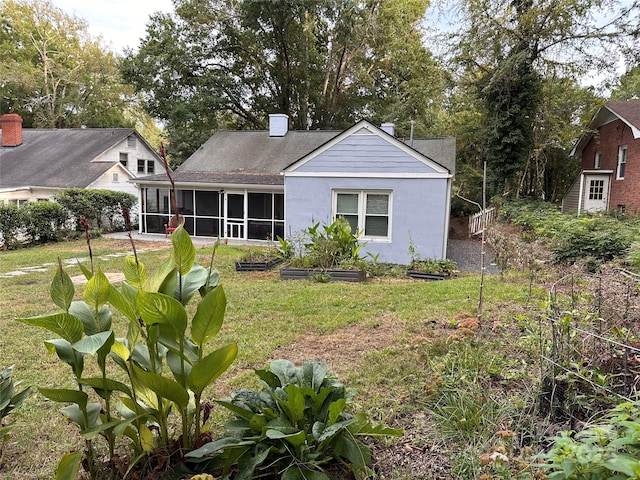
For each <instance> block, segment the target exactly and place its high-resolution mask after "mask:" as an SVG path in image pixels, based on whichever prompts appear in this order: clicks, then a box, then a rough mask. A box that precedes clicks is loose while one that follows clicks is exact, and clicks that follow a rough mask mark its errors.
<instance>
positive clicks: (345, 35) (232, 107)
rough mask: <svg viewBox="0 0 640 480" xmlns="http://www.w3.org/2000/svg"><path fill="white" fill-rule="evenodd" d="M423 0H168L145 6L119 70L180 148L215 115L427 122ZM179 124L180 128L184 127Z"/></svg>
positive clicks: (434, 79) (440, 81) (432, 92)
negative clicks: (136, 39)
mask: <svg viewBox="0 0 640 480" xmlns="http://www.w3.org/2000/svg"><path fill="white" fill-rule="evenodd" d="M426 5H427V2H425V1H424V0H402V1H399V2H386V1H380V0H367V1H357V0H324V1H318V0H282V1H278V2H264V1H259V0H240V1H237V2H226V1H223V0H215V1H203V0H179V1H178V2H176V12H175V15H171V14H156V15H154V16H153V17H152V18H151V20H150V22H149V23H148V24H147V35H146V37H145V38H144V39H143V42H142V44H141V46H140V49H139V51H138V52H136V53H134V52H128V55H127V58H126V59H125V61H124V63H123V73H124V75H125V78H127V79H128V80H129V81H130V82H132V83H133V84H134V85H135V86H136V89H137V90H138V91H140V92H142V93H143V94H144V98H145V101H146V105H147V107H148V109H149V111H150V112H151V113H152V114H153V115H156V116H158V117H159V118H162V119H163V120H165V121H166V122H167V130H168V134H169V139H170V146H171V150H170V151H171V152H172V153H173V154H174V156H180V157H182V158H186V156H188V155H189V154H190V153H191V152H192V151H194V150H195V149H196V148H197V147H199V146H200V145H201V144H202V142H203V141H204V140H206V138H207V137H208V136H209V135H210V134H211V133H212V130H214V129H215V128H219V127H221V126H225V127H230V128H265V127H266V122H265V120H266V118H267V115H268V114H269V113H285V114H287V115H288V116H289V119H290V126H291V128H295V129H317V128H344V127H347V126H349V125H351V124H352V123H354V122H355V121H357V120H358V119H360V118H363V117H366V118H369V119H371V120H372V121H395V120H396V119H399V120H402V121H403V122H401V123H400V124H399V125H398V126H399V128H400V131H401V132H402V131H404V132H406V133H408V128H409V125H410V120H411V119H413V120H416V121H417V123H418V124H419V125H420V126H421V128H422V129H423V130H425V131H426V130H428V129H429V127H431V126H433V124H434V119H435V118H436V117H437V115H438V111H439V106H440V104H441V102H440V101H439V99H441V98H442V97H443V95H444V90H445V88H444V85H445V82H446V80H447V78H446V75H444V74H443V72H442V69H441V67H440V66H439V65H438V63H437V61H436V60H435V59H434V58H433V57H432V56H431V55H430V54H429V52H428V51H427V50H426V49H425V47H424V46H423V45H422V42H421V40H422V35H421V33H420V30H419V22H420V21H421V20H422V18H423V17H424V13H425V9H426ZM187 132H188V133H187Z"/></svg>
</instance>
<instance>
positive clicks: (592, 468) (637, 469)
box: [539, 401, 640, 480]
mask: <svg viewBox="0 0 640 480" xmlns="http://www.w3.org/2000/svg"><path fill="white" fill-rule="evenodd" d="M553 440H554V444H553V446H552V447H551V449H550V450H549V451H548V452H547V453H544V454H542V455H540V459H541V460H544V461H545V463H544V464H543V465H539V466H540V467H542V468H544V469H545V470H547V471H548V476H547V478H549V479H550V480H561V479H562V480H565V479H566V480H591V479H600V478H609V479H617V480H624V479H631V478H640V403H638V402H637V401H636V402H624V403H622V404H620V405H618V406H617V407H615V408H614V409H612V411H611V412H610V414H609V415H607V416H606V417H605V418H603V419H601V420H600V421H598V422H596V423H594V424H592V425H591V426H590V427H589V428H586V429H584V430H582V431H580V432H577V433H576V432H562V433H561V434H560V436H559V437H555V438H554V439H553Z"/></svg>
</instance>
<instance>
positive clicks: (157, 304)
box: [18, 227, 237, 480]
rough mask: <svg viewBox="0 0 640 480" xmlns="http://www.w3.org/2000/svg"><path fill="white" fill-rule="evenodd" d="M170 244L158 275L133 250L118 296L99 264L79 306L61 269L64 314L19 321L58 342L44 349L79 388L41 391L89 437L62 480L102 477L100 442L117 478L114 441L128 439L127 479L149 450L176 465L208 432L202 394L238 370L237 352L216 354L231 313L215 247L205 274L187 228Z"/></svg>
mask: <svg viewBox="0 0 640 480" xmlns="http://www.w3.org/2000/svg"><path fill="white" fill-rule="evenodd" d="M171 242H172V244H173V252H172V254H171V256H170V258H168V259H167V260H166V261H165V262H164V263H163V264H162V265H160V267H159V268H158V269H156V270H155V271H154V272H153V273H148V272H147V271H146V268H145V266H144V264H143V263H142V262H140V260H139V259H138V256H137V253H136V250H135V245H133V242H132V245H133V247H134V250H133V255H132V256H127V257H126V259H125V264H124V269H123V270H124V277H125V281H124V282H123V283H122V285H121V286H120V287H119V288H116V287H115V286H114V285H112V284H111V283H110V282H109V280H108V279H107V276H106V275H105V274H104V273H103V272H102V271H101V270H100V269H98V270H97V271H96V272H95V273H94V272H93V270H94V269H93V260H92V261H91V269H90V270H89V269H87V268H86V267H83V266H82V265H81V268H82V271H83V273H84V275H85V276H86V278H87V279H88V282H87V284H86V286H85V288H84V291H83V292H82V300H78V301H74V298H75V288H74V285H73V283H72V282H71V279H70V277H69V276H68V275H67V273H66V272H64V270H63V268H62V264H61V263H60V262H59V268H58V270H57V273H56V275H55V277H54V279H53V281H52V283H51V287H50V295H51V299H52V300H53V302H54V304H55V305H56V306H57V307H58V308H59V309H60V311H59V312H58V313H53V314H49V315H43V316H37V317H30V318H21V319H18V321H20V322H22V323H25V324H27V325H32V326H37V327H41V328H44V329H46V330H49V331H50V332H52V333H54V334H55V335H57V336H58V337H59V338H56V339H52V340H47V341H46V342H45V344H46V347H47V350H48V351H49V352H50V353H52V354H53V353H55V354H56V355H57V356H58V358H59V359H60V360H62V361H63V362H64V363H66V364H67V365H68V366H69V367H70V375H71V376H72V379H73V380H74V384H75V388H40V389H39V391H40V393H41V394H42V395H44V396H45V397H47V398H49V399H50V400H53V401H57V402H61V403H64V404H66V406H65V407H64V408H63V409H62V412H63V413H64V415H66V416H67V417H68V418H69V419H70V420H71V421H72V422H73V423H75V424H76V425H77V426H78V428H79V431H80V434H81V436H82V437H83V439H84V450H83V451H82V450H80V451H77V452H72V453H69V454H67V455H65V456H64V457H63V458H62V460H61V462H60V464H59V466H58V470H57V473H56V479H60V480H67V479H69V480H72V479H74V478H75V477H76V475H77V473H78V471H79V468H80V465H81V464H84V465H85V468H86V469H87V471H88V473H89V477H90V478H92V479H95V478H98V476H99V470H100V467H101V466H100V465H99V462H98V458H100V457H99V456H98V455H97V453H96V445H95V443H96V441H97V440H98V439H103V440H104V441H105V442H106V447H107V448H108V452H109V456H108V458H109V459H110V460H109V463H110V464H111V465H108V467H109V468H108V470H109V471H110V472H111V476H112V478H113V477H114V475H115V472H116V470H117V469H116V468H111V467H114V465H113V463H114V459H116V458H117V456H116V454H115V449H116V441H117V440H119V439H123V440H125V441H126V442H127V444H128V445H129V448H130V452H129V455H130V458H131V462H130V464H129V466H128V470H127V472H126V474H128V473H129V471H130V470H131V469H133V468H134V467H135V466H136V464H137V463H138V462H140V460H142V459H143V458H145V456H148V455H150V454H151V452H154V453H158V452H160V453H165V454H166V458H169V459H171V458H173V454H174V453H175V450H176V448H175V447H174V445H176V444H177V445H178V447H177V450H178V451H179V455H178V457H179V458H182V456H183V455H184V453H186V452H187V451H189V450H190V449H193V448H194V446H195V445H196V443H197V441H198V440H199V438H200V436H201V434H202V433H203V427H204V423H205V421H206V418H207V415H206V413H204V414H203V411H204V410H206V409H204V408H201V407H202V403H203V402H202V398H203V394H204V392H205V389H207V387H209V386H210V385H211V384H212V383H213V382H214V381H215V380H216V379H217V378H218V377H219V376H220V375H221V374H222V373H224V372H225V371H226V370H227V369H228V368H229V366H230V365H231V364H232V362H233V361H234V359H235V357H236V355H237V345H236V344H235V343H231V344H228V345H224V346H222V347H219V348H217V349H213V350H211V349H210V343H211V342H212V340H213V339H214V338H215V337H216V335H217V333H218V332H219V330H220V328H221V326H222V323H223V320H224V313H225V307H226V297H225V294H224V290H223V288H222V285H220V284H219V274H218V272H217V271H216V270H215V269H214V268H213V257H214V255H215V247H214V252H213V254H212V256H211V262H210V264H209V266H208V267H206V268H205V267H203V266H201V265H198V264H197V263H196V262H195V260H196V251H195V248H194V246H193V242H192V241H191V238H190V237H189V235H188V233H187V232H186V231H185V230H184V229H183V228H182V227H178V229H176V230H175V231H174V232H173V234H172V236H171ZM216 246H217V245H216ZM196 295H197V297H196ZM194 298H197V307H196V309H195V313H194V314H193V316H192V317H191V318H189V314H188V312H187V309H186V306H187V304H189V303H190V302H191V301H194ZM112 309H115V310H117V311H118V312H120V314H122V315H123V316H124V317H126V319H127V320H128V328H127V331H126V332H123V334H122V335H117V334H116V332H114V331H113V329H112V322H111V318H112ZM89 361H93V362H95V364H96V366H97V371H98V372H99V373H98V375H95V376H89V375H86V374H85V370H86V369H85V364H86V363H87V362H89ZM114 368H115V369H117V368H119V369H121V370H122V372H124V374H125V375H124V378H126V380H123V381H121V380H120V379H121V378H123V375H122V374H120V375H112V373H111V372H113V371H114ZM91 370H92V371H93V370H95V369H91ZM91 391H93V392H94V393H95V394H96V395H90V393H91ZM96 399H97V401H95V400H96ZM174 412H175V414H176V416H177V418H178V419H179V421H178V422H177V423H178V425H179V427H178V430H177V431H176V432H173V431H172V429H171V425H174V424H176V422H175V421H173V417H172V415H173V414H174ZM170 417H171V421H170ZM174 437H176V438H174ZM147 463H148V462H147ZM165 468H166V467H165ZM126 474H125V475H126Z"/></svg>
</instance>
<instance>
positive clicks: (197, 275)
mask: <svg viewBox="0 0 640 480" xmlns="http://www.w3.org/2000/svg"><path fill="white" fill-rule="evenodd" d="M208 274H209V272H208V271H207V270H206V269H205V268H204V267H201V266H200V265H193V266H192V267H191V270H189V273H187V274H186V275H184V276H182V277H181V279H180V282H179V283H178V284H176V286H175V292H174V294H173V296H174V297H175V298H176V299H178V300H179V301H180V303H182V304H183V305H186V304H187V303H189V301H190V300H191V298H193V295H194V294H195V293H196V292H197V291H198V290H199V289H200V288H201V287H202V286H203V285H204V284H205V283H206V281H207V276H208ZM180 290H182V291H180Z"/></svg>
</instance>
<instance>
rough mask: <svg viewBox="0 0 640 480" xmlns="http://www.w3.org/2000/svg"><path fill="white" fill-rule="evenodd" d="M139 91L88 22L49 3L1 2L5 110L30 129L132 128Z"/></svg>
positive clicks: (0, 86) (0, 98)
mask: <svg viewBox="0 0 640 480" xmlns="http://www.w3.org/2000/svg"><path fill="white" fill-rule="evenodd" d="M133 104H134V92H133V89H132V88H131V87H130V86H127V85H125V84H124V83H123V82H122V80H121V76H120V74H119V71H118V61H117V58H116V57H115V56H114V55H113V54H112V53H110V52H108V51H106V50H104V49H103V48H102V46H101V45H100V42H99V40H95V39H93V38H92V37H91V36H90V35H89V34H88V30H87V24H86V22H84V21H83V20H81V19H79V18H76V17H73V16H70V15H68V14H66V13H65V12H63V11H62V10H61V9H59V8H57V7H55V6H54V5H53V4H52V3H51V2H49V1H48V0H31V1H24V0H2V1H1V2H0V111H1V112H8V111H10V112H15V113H18V114H20V115H21V116H22V117H23V120H24V125H25V126H33V127H43V128H70V127H81V126H87V127H115V126H132V125H133V122H132V120H130V119H127V118H126V117H125V113H124V112H125V111H126V110H127V109H128V108H129V106H130V105H133Z"/></svg>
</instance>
